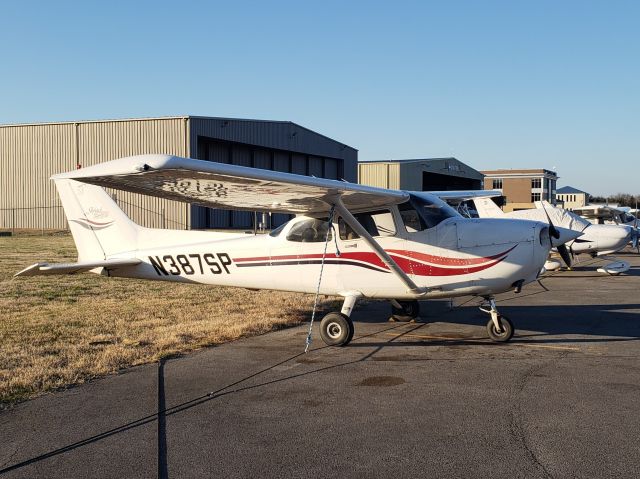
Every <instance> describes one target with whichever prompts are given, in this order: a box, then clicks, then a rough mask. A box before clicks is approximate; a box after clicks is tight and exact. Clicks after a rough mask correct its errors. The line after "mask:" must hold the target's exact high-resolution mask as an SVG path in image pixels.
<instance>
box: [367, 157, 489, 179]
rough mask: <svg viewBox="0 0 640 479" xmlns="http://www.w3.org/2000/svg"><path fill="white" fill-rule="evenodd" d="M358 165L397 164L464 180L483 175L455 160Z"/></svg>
mask: <svg viewBox="0 0 640 479" xmlns="http://www.w3.org/2000/svg"><path fill="white" fill-rule="evenodd" d="M358 163H359V164H398V165H400V167H403V166H405V165H407V166H413V167H415V166H419V167H422V169H425V170H428V171H430V172H432V173H440V174H442V175H450V176H461V177H464V178H474V179H477V180H482V179H483V178H484V175H483V174H482V173H480V172H479V171H478V170H476V169H474V168H472V167H470V166H469V165H467V164H465V163H463V162H461V161H460V160H458V159H457V158H453V157H448V158H411V159H406V160H384V161H359V162H358Z"/></svg>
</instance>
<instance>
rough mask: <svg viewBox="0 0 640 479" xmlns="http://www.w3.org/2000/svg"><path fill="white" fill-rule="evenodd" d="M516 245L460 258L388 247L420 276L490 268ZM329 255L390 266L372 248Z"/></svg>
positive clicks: (272, 260) (269, 258) (275, 261)
mask: <svg viewBox="0 0 640 479" xmlns="http://www.w3.org/2000/svg"><path fill="white" fill-rule="evenodd" d="M513 248H515V246H513V247H512V248H509V249H508V250H506V251H504V252H502V253H500V254H497V255H493V256H487V257H483V258H470V259H467V260H458V259H457V258H446V257H444V256H434V255H427V254H423V253H418V252H416V251H404V250H389V251H388V253H389V254H390V256H391V257H392V259H393V260H394V261H395V262H396V263H397V264H398V266H399V267H400V268H401V269H402V270H403V271H404V272H405V273H407V274H415V275H418V276H454V275H461V274H469V273H475V272H478V271H482V270H484V269H487V268H490V267H492V266H494V265H496V264H498V263H499V262H500V261H502V260H504V259H505V258H506V257H507V254H508V253H509V252H510V251H512V250H513ZM394 253H396V254H394ZM398 254H402V255H404V256H409V258H405V257H403V256H398ZM412 256H417V257H418V258H417V259H423V258H425V257H429V258H438V261H440V264H441V265H446V266H448V267H443V266H437V265H433V264H425V263H422V262H420V261H414V260H413V259H412V258H411V257H412ZM319 258H322V254H321V253H316V254H302V255H282V256H257V257H252V258H234V259H233V261H234V262H236V263H246V262H257V261H268V262H270V263H273V264H278V262H280V261H291V260H300V261H303V260H309V259H319ZM326 259H344V260H352V261H362V262H363V263H367V264H370V265H373V266H376V267H378V268H382V269H385V270H389V268H388V267H387V265H386V264H384V263H383V262H382V260H381V259H380V258H379V257H378V255H377V254H375V253H373V252H361V253H352V252H345V253H342V254H340V256H337V255H336V254H335V253H328V254H327V255H326ZM425 261H426V259H425ZM454 261H463V262H464V263H460V262H454ZM487 261H489V263H487ZM433 262H436V261H433ZM481 263H485V264H481ZM469 266H472V267H469Z"/></svg>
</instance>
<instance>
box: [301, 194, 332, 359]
mask: <svg viewBox="0 0 640 479" xmlns="http://www.w3.org/2000/svg"><path fill="white" fill-rule="evenodd" d="M335 209H336V207H335V205H334V206H332V207H331V211H330V212H329V220H328V222H329V226H327V236H326V237H325V239H324V252H323V253H322V261H321V262H320V276H319V277H318V287H317V288H316V298H315V300H314V301H313V311H312V312H311V322H310V323H309V333H308V334H307V339H306V341H305V346H304V352H305V353H306V352H307V351H308V350H309V346H310V345H311V342H312V339H311V333H312V331H313V321H314V320H315V318H316V310H317V309H318V298H319V297H320V283H322V273H323V271H324V260H325V258H326V257H327V246H328V245H329V235H330V234H331V232H332V231H333V240H334V242H335V245H336V256H337V257H340V250H339V249H338V239H337V238H336V232H335V228H334V227H333V214H334V212H335Z"/></svg>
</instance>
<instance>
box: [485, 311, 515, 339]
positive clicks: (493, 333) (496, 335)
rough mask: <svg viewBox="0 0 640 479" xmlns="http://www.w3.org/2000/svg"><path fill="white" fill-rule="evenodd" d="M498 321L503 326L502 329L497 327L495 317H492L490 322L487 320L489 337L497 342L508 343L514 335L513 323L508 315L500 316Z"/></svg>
mask: <svg viewBox="0 0 640 479" xmlns="http://www.w3.org/2000/svg"><path fill="white" fill-rule="evenodd" d="M498 322H499V323H500V326H501V327H502V330H501V331H498V330H497V329H496V325H495V323H494V321H493V319H490V320H489V322H487V333H488V334H489V339H491V341H495V342H497V343H506V342H507V341H509V340H510V339H511V338H512V337H513V331H514V329H513V323H512V322H511V320H510V319H509V318H507V317H506V316H498Z"/></svg>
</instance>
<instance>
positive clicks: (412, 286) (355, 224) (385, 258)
mask: <svg viewBox="0 0 640 479" xmlns="http://www.w3.org/2000/svg"><path fill="white" fill-rule="evenodd" d="M333 201H334V202H333V204H334V206H335V209H336V211H337V212H338V213H339V214H340V216H342V218H343V219H344V220H345V221H346V223H347V224H348V225H349V226H351V228H352V229H353V231H355V232H356V233H358V235H359V236H360V237H361V238H362V239H363V240H364V241H365V243H367V244H368V245H369V246H370V247H371V249H372V250H373V251H374V252H375V253H376V255H378V258H380V259H381V260H382V262H383V263H384V264H386V265H387V267H388V268H389V269H390V270H391V272H392V273H393V274H395V275H396V276H397V277H398V279H399V280H400V281H402V282H403V283H404V284H405V285H406V286H407V288H409V291H410V292H411V293H413V294H415V295H416V296H422V295H424V294H426V293H427V288H424V287H423V288H421V287H419V286H418V285H417V284H416V283H414V282H413V280H412V279H411V278H409V276H407V274H406V273H405V272H404V271H402V268H400V266H398V264H397V263H396V262H395V261H393V259H392V258H391V257H390V256H389V255H388V254H387V252H386V251H385V250H384V249H382V246H380V245H379V244H378V243H377V241H376V240H374V239H373V237H372V236H371V235H370V234H369V232H368V231H367V230H366V229H365V228H364V226H362V225H361V224H360V222H359V221H358V220H357V219H356V218H355V217H354V216H353V215H352V214H351V212H350V211H349V210H348V209H347V208H346V207H345V206H344V204H343V203H342V199H341V198H340V197H339V196H338V197H335V199H333Z"/></svg>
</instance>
